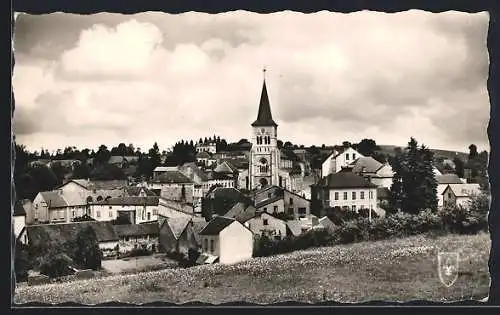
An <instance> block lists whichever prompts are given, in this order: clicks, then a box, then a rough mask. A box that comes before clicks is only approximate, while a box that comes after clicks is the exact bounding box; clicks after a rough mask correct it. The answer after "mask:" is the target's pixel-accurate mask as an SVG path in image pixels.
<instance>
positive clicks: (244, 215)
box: [224, 202, 257, 222]
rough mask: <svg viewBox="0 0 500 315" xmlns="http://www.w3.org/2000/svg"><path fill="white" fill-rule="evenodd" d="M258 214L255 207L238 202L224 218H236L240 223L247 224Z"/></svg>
mask: <svg viewBox="0 0 500 315" xmlns="http://www.w3.org/2000/svg"><path fill="white" fill-rule="evenodd" d="M256 213H257V209H256V208H255V207H254V206H252V205H248V204H247V203H245V202H238V203H236V204H235V205H234V206H233V207H232V208H231V209H229V211H228V212H226V214H225V215H224V216H225V217H228V218H234V219H236V220H237V221H239V222H246V221H248V220H249V219H251V218H253V217H254V216H255V214H256Z"/></svg>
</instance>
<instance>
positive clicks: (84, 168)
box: [71, 161, 91, 179]
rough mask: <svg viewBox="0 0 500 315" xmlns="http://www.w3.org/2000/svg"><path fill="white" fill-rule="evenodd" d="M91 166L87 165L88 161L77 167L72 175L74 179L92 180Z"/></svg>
mask: <svg viewBox="0 0 500 315" xmlns="http://www.w3.org/2000/svg"><path fill="white" fill-rule="evenodd" d="M90 172H91V169H90V166H89V165H88V164H87V161H83V162H82V163H81V164H80V165H77V166H76V167H75V168H74V169H73V174H72V175H71V178H72V179H88V178H90Z"/></svg>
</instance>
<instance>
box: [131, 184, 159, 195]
mask: <svg viewBox="0 0 500 315" xmlns="http://www.w3.org/2000/svg"><path fill="white" fill-rule="evenodd" d="M141 190H144V192H145V193H146V196H156V194H155V193H154V192H153V191H151V190H149V189H148V188H146V187H138V186H128V187H126V188H125V192H126V193H127V195H129V196H139V194H140V193H141Z"/></svg>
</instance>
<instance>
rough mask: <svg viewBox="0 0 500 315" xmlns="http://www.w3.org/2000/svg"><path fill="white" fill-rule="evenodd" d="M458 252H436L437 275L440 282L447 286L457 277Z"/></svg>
mask: <svg viewBox="0 0 500 315" xmlns="http://www.w3.org/2000/svg"><path fill="white" fill-rule="evenodd" d="M458 261H459V254H458V252H449V253H446V252H440V253H438V275H439V280H441V283H442V284H443V285H444V286H446V287H447V288H449V287H451V286H452V285H453V284H454V283H455V282H456V281H457V279H458Z"/></svg>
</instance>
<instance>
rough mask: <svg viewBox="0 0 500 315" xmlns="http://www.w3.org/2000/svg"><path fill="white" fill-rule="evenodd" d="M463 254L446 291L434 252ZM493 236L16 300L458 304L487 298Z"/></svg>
mask: <svg viewBox="0 0 500 315" xmlns="http://www.w3.org/2000/svg"><path fill="white" fill-rule="evenodd" d="M438 251H458V252H459V253H460V265H459V277H458V280H457V281H456V283H455V284H454V285H453V286H452V287H450V288H446V287H444V286H443V285H442V284H441V282H440V280H439V277H438V273H437V252H438ZM489 251H490V239H489V235H488V234H486V233H481V234H478V235H471V236H467V235H448V236H443V237H438V238H433V237H428V236H424V235H420V236H414V237H408V238H403V239H391V240H384V241H378V242H362V243H356V244H350V245H339V246H333V247H322V248H314V249H309V250H303V251H297V252H293V253H289V254H283V255H277V256H272V257H263V258H254V259H252V260H250V261H247V262H244V263H240V264H236V265H231V266H224V265H206V266H198V267H193V268H189V269H168V270H161V271H152V272H145V273H139V274H133V275H119V276H110V277H106V278H99V279H92V280H82V281H75V282H69V283H60V284H48V285H41V286H33V287H28V286H23V287H18V288H17V289H16V292H15V297H14V302H15V303H27V302H45V303H63V302H77V303H83V304H99V303H104V302H111V301H117V302H125V303H134V304H143V303H149V302H156V301H163V302H172V303H186V302H193V301H200V302H205V303H213V304H218V303H224V302H234V301H245V302H252V303H262V304H266V303H276V302H285V301H298V302H307V303H319V302H322V301H327V300H334V301H338V302H347V303H351V302H365V301H370V300H385V301H395V302H400V301H411V300H422V299H425V300H431V301H457V300H461V299H470V298H473V299H480V298H483V297H485V296H487V295H488V289H489V273H488V265H487V262H488V256H489Z"/></svg>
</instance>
